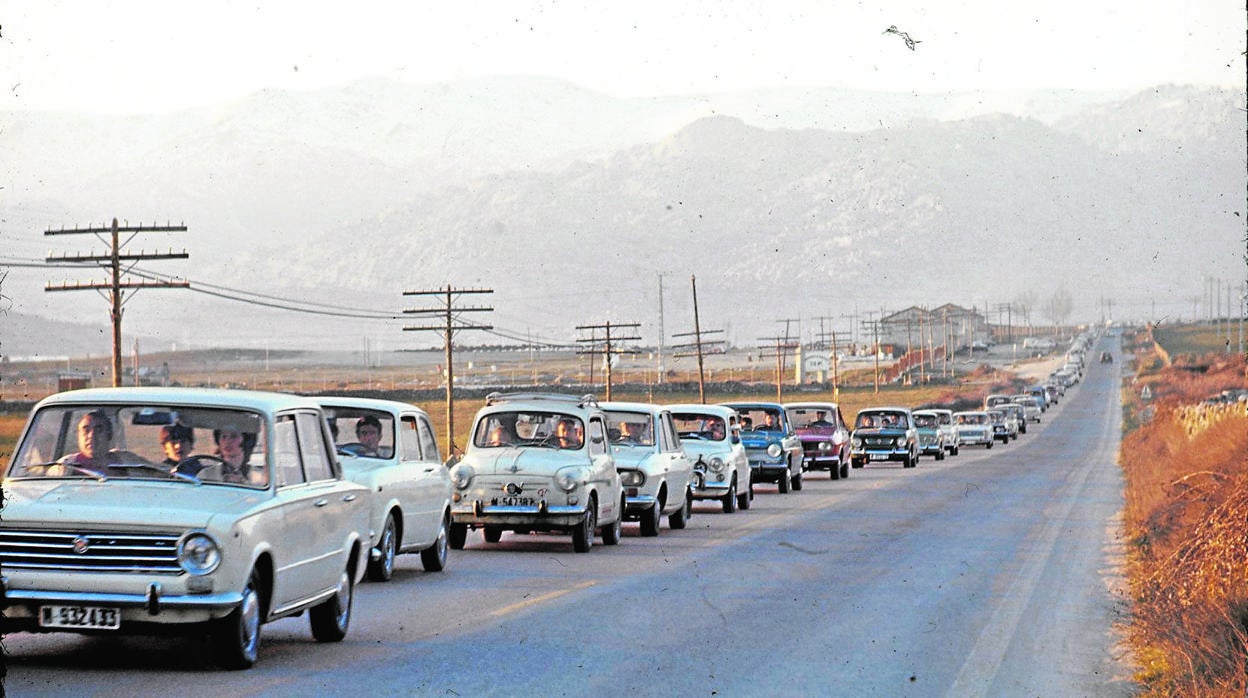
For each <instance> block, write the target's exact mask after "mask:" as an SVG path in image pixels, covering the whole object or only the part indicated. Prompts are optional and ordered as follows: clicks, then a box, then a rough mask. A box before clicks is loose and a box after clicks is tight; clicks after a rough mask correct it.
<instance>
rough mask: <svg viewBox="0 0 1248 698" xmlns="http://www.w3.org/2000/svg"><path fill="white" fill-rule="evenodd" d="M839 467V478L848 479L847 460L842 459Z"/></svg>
mask: <svg viewBox="0 0 1248 698" xmlns="http://www.w3.org/2000/svg"><path fill="white" fill-rule="evenodd" d="M840 467H841V479H842V480H848V479H849V461H846V460H843V459H842V460H841V466H840Z"/></svg>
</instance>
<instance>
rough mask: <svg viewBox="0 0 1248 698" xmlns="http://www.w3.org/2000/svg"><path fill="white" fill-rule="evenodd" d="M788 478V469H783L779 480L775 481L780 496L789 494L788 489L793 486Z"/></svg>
mask: <svg viewBox="0 0 1248 698" xmlns="http://www.w3.org/2000/svg"><path fill="white" fill-rule="evenodd" d="M790 478H791V476H790V475H789V469H788V468H785V469H784V472H783V473H781V474H780V479H779V480H777V481H776V488H777V489H779V490H780V494H788V493H789V488H790V487H792V486H793V481H792V480H791V479H790Z"/></svg>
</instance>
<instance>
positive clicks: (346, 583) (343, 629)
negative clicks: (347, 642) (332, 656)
mask: <svg viewBox="0 0 1248 698" xmlns="http://www.w3.org/2000/svg"><path fill="white" fill-rule="evenodd" d="M354 591H355V585H354V584H353V583H352V581H351V570H350V568H348V569H345V570H343V571H342V574H340V575H338V588H337V589H335V590H334V595H333V596H331V597H329V598H328V599H325V600H324V601H322V602H321V603H320V604H318V605H316V606H313V607H312V609H311V610H309V611H308V620H309V621H310V623H311V625H312V637H313V638H315V639H316V641H317V642H340V641H342V639H343V638H344V637H346V636H347V628H348V627H349V626H350V625H351V600H352V597H353V596H354Z"/></svg>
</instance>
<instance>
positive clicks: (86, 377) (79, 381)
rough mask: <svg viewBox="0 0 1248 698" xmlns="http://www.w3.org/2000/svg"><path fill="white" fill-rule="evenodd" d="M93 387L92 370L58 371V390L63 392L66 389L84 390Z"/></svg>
mask: <svg viewBox="0 0 1248 698" xmlns="http://www.w3.org/2000/svg"><path fill="white" fill-rule="evenodd" d="M90 387H91V372H90V371H79V370H72V369H71V370H68V371H58V372H57V374H56V391H57V392H59V393H63V392H65V391H66V390H82V389H83V388H90Z"/></svg>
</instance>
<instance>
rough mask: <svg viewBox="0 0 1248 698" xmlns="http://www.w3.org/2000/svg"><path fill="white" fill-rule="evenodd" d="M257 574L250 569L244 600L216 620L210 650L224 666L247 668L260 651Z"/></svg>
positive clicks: (260, 603) (260, 606)
mask: <svg viewBox="0 0 1248 698" xmlns="http://www.w3.org/2000/svg"><path fill="white" fill-rule="evenodd" d="M260 594H261V590H260V576H259V575H258V574H256V572H255V571H254V570H253V571H252V573H251V577H250V578H248V580H247V586H245V587H243V600H242V601H241V602H239V604H238V607H237V608H235V609H234V610H233V611H231V612H230V615H228V616H226V617H225V618H222V619H221V620H219V621H216V622H215V623H214V624H213V626H214V627H213V629H212V633H211V642H212V653H213V655H214V657H215V658H216V661H217V664H219V665H220V666H222V667H223V668H226V669H249V668H251V665H253V664H255V663H256V657H257V656H258V655H259V653H260V616H261V614H262V613H263V612H264V603H263V601H264V600H263V598H262V597H261V596H260Z"/></svg>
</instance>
